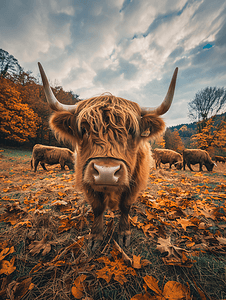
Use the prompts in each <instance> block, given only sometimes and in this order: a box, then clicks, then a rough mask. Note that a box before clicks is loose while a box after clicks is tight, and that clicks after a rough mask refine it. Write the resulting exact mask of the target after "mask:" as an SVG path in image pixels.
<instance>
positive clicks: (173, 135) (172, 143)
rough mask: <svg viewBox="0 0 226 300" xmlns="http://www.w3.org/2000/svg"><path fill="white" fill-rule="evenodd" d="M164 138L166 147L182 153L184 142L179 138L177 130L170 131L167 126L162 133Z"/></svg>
mask: <svg viewBox="0 0 226 300" xmlns="http://www.w3.org/2000/svg"><path fill="white" fill-rule="evenodd" d="M164 140H165V148H166V149H171V150H174V151H176V152H179V153H182V151H183V149H184V144H183V142H182V140H181V137H180V135H179V132H178V130H174V131H173V132H172V131H171V130H170V129H169V128H167V129H166V131H165V134H164Z"/></svg>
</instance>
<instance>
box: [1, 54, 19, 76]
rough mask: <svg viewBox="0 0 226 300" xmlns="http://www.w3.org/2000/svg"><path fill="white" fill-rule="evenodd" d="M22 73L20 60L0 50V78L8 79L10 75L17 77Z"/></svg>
mask: <svg viewBox="0 0 226 300" xmlns="http://www.w3.org/2000/svg"><path fill="white" fill-rule="evenodd" d="M20 72H22V68H21V66H20V65H19V62H18V60H17V59H16V58H15V57H14V56H13V55H10V54H9V53H8V52H7V51H5V50H3V49H0V77H3V78H6V77H7V76H8V75H15V74H19V73H20Z"/></svg>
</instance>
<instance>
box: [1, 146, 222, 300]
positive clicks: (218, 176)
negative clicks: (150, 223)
mask: <svg viewBox="0 0 226 300" xmlns="http://www.w3.org/2000/svg"><path fill="white" fill-rule="evenodd" d="M4 150H5V151H4V152H1V154H2V158H1V166H2V171H1V173H0V177H1V178H2V181H1V182H2V183H1V190H2V192H1V201H0V212H1V216H4V219H2V222H1V223H0V230H1V231H0V245H2V248H3V247H12V246H14V248H15V252H14V253H12V254H10V255H8V256H7V257H6V258H5V259H6V260H7V261H10V260H11V259H12V258H13V257H16V259H15V263H14V265H15V267H16V270H15V271H14V272H12V273H11V274H10V275H8V276H6V275H5V274H2V275H0V287H1V292H0V298H1V297H2V298H1V299H10V300H11V299H32V300H33V299H75V298H74V297H73V295H72V293H71V288H72V286H73V282H74V280H75V279H76V278H77V277H78V276H79V275H81V274H84V275H86V276H87V277H86V279H85V281H84V283H83V299H117V300H122V299H131V298H132V297H133V296H134V295H136V294H140V293H145V290H144V287H143V286H144V280H143V277H144V276H146V275H149V276H153V277H155V278H156V279H157V280H158V285H159V288H160V289H163V287H164V285H165V284H166V282H168V281H177V282H181V283H183V284H184V285H187V286H189V288H190V294H191V297H190V299H197V300H198V299H202V300H203V299H211V300H217V299H218V300H219V299H220V300H223V299H226V292H225V286H226V269H225V247H223V248H222V251H220V249H219V248H216V247H215V248H214V247H212V248H211V247H209V249H208V248H207V249H206V250H205V251H204V250H200V249H198V248H197V249H195V250H196V251H197V252H196V254H197V256H193V257H192V259H193V260H194V259H195V260H196V262H195V263H193V264H192V266H191V268H188V267H183V266H179V265H178V266H175V265H165V264H164V262H163V258H164V257H165V256H166V253H160V251H159V250H157V249H156V246H157V241H158V237H162V238H166V237H167V236H171V239H172V240H173V241H174V242H175V243H176V244H178V246H180V247H181V246H182V245H183V247H184V248H186V245H185V241H184V242H182V240H181V236H182V235H187V236H189V237H191V238H193V237H194V235H196V234H197V241H196V242H197V244H201V242H203V241H204V240H203V241H201V239H203V235H201V233H200V234H199V235H198V233H197V230H195V229H194V228H193V227H188V228H187V230H186V231H183V230H182V229H181V228H177V227H175V228H173V227H171V226H168V225H167V224H165V225H164V224H163V223H162V224H160V221H156V222H155V224H154V225H155V226H157V227H158V231H157V232H156V233H155V232H154V231H153V233H151V232H148V233H147V234H146V235H145V234H144V231H143V230H142V229H139V228H138V226H132V240H131V245H130V247H129V248H128V249H123V250H124V251H125V253H126V254H127V255H128V256H129V257H130V258H131V259H132V257H133V255H136V256H138V255H140V256H141V259H142V260H143V259H147V260H149V261H150V263H149V264H148V265H146V266H145V267H142V268H140V269H136V270H135V271H136V273H137V276H131V275H127V282H125V283H124V284H123V285H122V284H120V283H119V282H117V281H115V280H114V278H112V279H111V281H110V282H109V283H107V282H106V281H105V280H104V279H102V278H98V277H97V274H96V271H97V270H100V269H101V268H103V267H104V264H103V263H100V262H98V261H97V259H98V258H100V257H103V256H107V257H109V259H112V257H111V251H112V249H113V248H114V240H116V241H117V223H118V217H117V212H116V213H115V215H114V218H113V217H112V216H110V215H109V212H106V215H105V218H104V220H105V222H106V223H107V224H108V225H106V226H105V234H104V241H103V243H102V244H101V245H100V247H99V248H98V249H97V251H95V253H91V252H90V250H89V247H88V238H87V237H88V234H89V231H90V226H91V224H92V220H93V216H92V212H91V211H90V207H89V206H88V205H87V204H84V203H83V198H82V194H80V193H78V192H77V191H76V187H75V186H74V183H73V173H72V172H70V171H65V172H61V171H60V166H52V167H48V166H47V168H48V170H49V171H48V172H46V171H44V170H42V169H41V168H40V167H39V168H38V171H37V173H36V174H35V173H34V172H32V171H31V170H30V153H29V152H26V153H25V152H23V151H13V150H6V149H4ZM25 155H26V156H25ZM196 175H197V174H196ZM220 184H222V187H223V185H225V184H226V175H225V167H224V165H223V164H219V166H218V167H217V169H215V170H214V173H208V172H202V173H201V174H199V176H194V173H192V172H190V171H176V170H169V169H167V168H166V167H165V168H164V169H162V170H152V173H151V177H150V182H149V185H148V187H147V190H146V191H145V193H144V194H143V196H141V198H140V201H138V202H137V203H136V204H135V205H134V206H133V207H132V209H131V218H133V217H135V216H138V221H139V222H140V223H143V224H145V222H147V216H146V210H149V211H151V212H155V213H156V214H158V215H159V216H160V217H161V218H163V216H164V222H171V221H172V220H171V219H170V218H169V219H168V215H167V213H164V211H163V209H162V208H161V209H160V208H159V209H158V208H156V209H153V208H152V206H151V205H149V204H148V203H149V202H151V203H152V202H153V201H154V200H155V199H157V198H159V197H162V199H165V198H164V194H162V193H163V192H162V191H164V192H167V193H169V194H168V196H169V197H168V199H172V200H173V201H176V203H182V202H183V201H185V200H186V201H191V203H194V202H193V201H194V199H197V200H200V201H201V200H203V199H204V200H205V201H208V197H209V198H210V201H213V199H214V201H215V202H216V205H222V204H225V198H226V196H225V198H223V196H222V197H219V199H218V200H217V199H216V197H215V198H212V199H211V197H212V195H213V194H211V193H213V192H215V194H216V193H219V195H223V194H225V189H223V188H222V189H221V185H220ZM202 185H205V191H206V190H207V191H208V193H209V194H207V192H205V193H206V194H204V188H203V189H202ZM197 188H199V189H200V192H199V193H198V192H197ZM180 191H187V192H188V193H189V194H188V195H185V194H183V193H182V194H181V195H180ZM202 193H203V195H204V196H205V197H207V200H206V198H204V196H203V197H201V196H200V195H201V194H202ZM186 197H187V198H186ZM189 199H190V200H189ZM56 200H58V201H65V202H66V203H67V205H60V204H59V205H54V201H56ZM148 201H149V202H148ZM181 201H182V202H181ZM59 203H60V202H59ZM186 203H187V202H186ZM189 209H190V208H189V205H188V207H187V208H185V209H184V211H186V212H188V211H189ZM166 212H167V210H166ZM221 214H222V215H224V216H225V210H222V209H221ZM225 219H226V218H225ZM63 220H67V221H68V225H67V226H66V227H65V228H66V230H65V231H63V230H62V231H61V230H59V226H60V225H63V224H65V223H63ZM159 220H160V219H159ZM162 220H163V219H162ZM201 220H202V221H203V222H212V225H213V226H212V228H210V229H209V231H210V233H211V235H209V237H208V238H209V239H211V237H212V238H213V237H215V235H216V232H218V235H220V236H222V237H225V234H226V233H225V228H226V226H225V222H223V221H222V220H223V218H221V222H220V223H217V222H216V221H214V222H213V220H211V219H208V218H207V217H206V218H205V217H203V216H201ZM25 221H26V222H27V223H24V224H22V223H21V225H19V226H17V224H18V223H19V222H25ZM158 222H159V223H158ZM213 223H214V224H213ZM214 226H215V227H214ZM62 228H63V227H62ZM179 229H180V230H179ZM206 232H207V231H206ZM206 234H207V233H206ZM83 237H84V240H83ZM43 238H46V244H45V245H44V247H43V249H45V246H46V245H47V244H50V245H51V250H50V251H49V252H48V253H47V254H45V255H42V251H40V252H38V253H36V254H32V252H31V245H32V244H33V243H34V242H35V241H41V240H42V239H43ZM198 239H200V241H198ZM205 242H206V243H207V240H205ZM183 243H184V244H183ZM72 245H73V246H72ZM208 245H211V243H210V244H208ZM216 249H217V250H216ZM56 257H58V258H57V259H56ZM26 280H27V281H26ZM27 282H28V283H29V284H28V283H27ZM31 283H32V285H30V284H31ZM26 284H27V285H26ZM29 287H30V289H29ZM200 290H201V291H202V292H203V293H204V294H205V298H202V297H204V296H201V295H202V294H201V292H200ZM148 292H149V293H150V294H151V295H153V296H154V295H155V293H154V292H152V291H151V290H150V289H148ZM188 299H189V298H188Z"/></svg>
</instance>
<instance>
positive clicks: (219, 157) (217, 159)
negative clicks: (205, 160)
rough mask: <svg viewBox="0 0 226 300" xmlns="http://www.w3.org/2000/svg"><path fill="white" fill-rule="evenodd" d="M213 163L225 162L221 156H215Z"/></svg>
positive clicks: (225, 159)
mask: <svg viewBox="0 0 226 300" xmlns="http://www.w3.org/2000/svg"><path fill="white" fill-rule="evenodd" d="M215 162H222V163H225V162H226V157H223V156H217V155H216V156H215Z"/></svg>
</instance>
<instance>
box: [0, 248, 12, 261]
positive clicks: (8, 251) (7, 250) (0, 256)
mask: <svg viewBox="0 0 226 300" xmlns="http://www.w3.org/2000/svg"><path fill="white" fill-rule="evenodd" d="M14 251H15V250H14V247H13V246H12V247H11V248H5V249H3V250H2V251H1V252H0V260H3V259H4V258H5V257H6V256H7V255H9V254H11V253H13V252H14Z"/></svg>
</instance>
